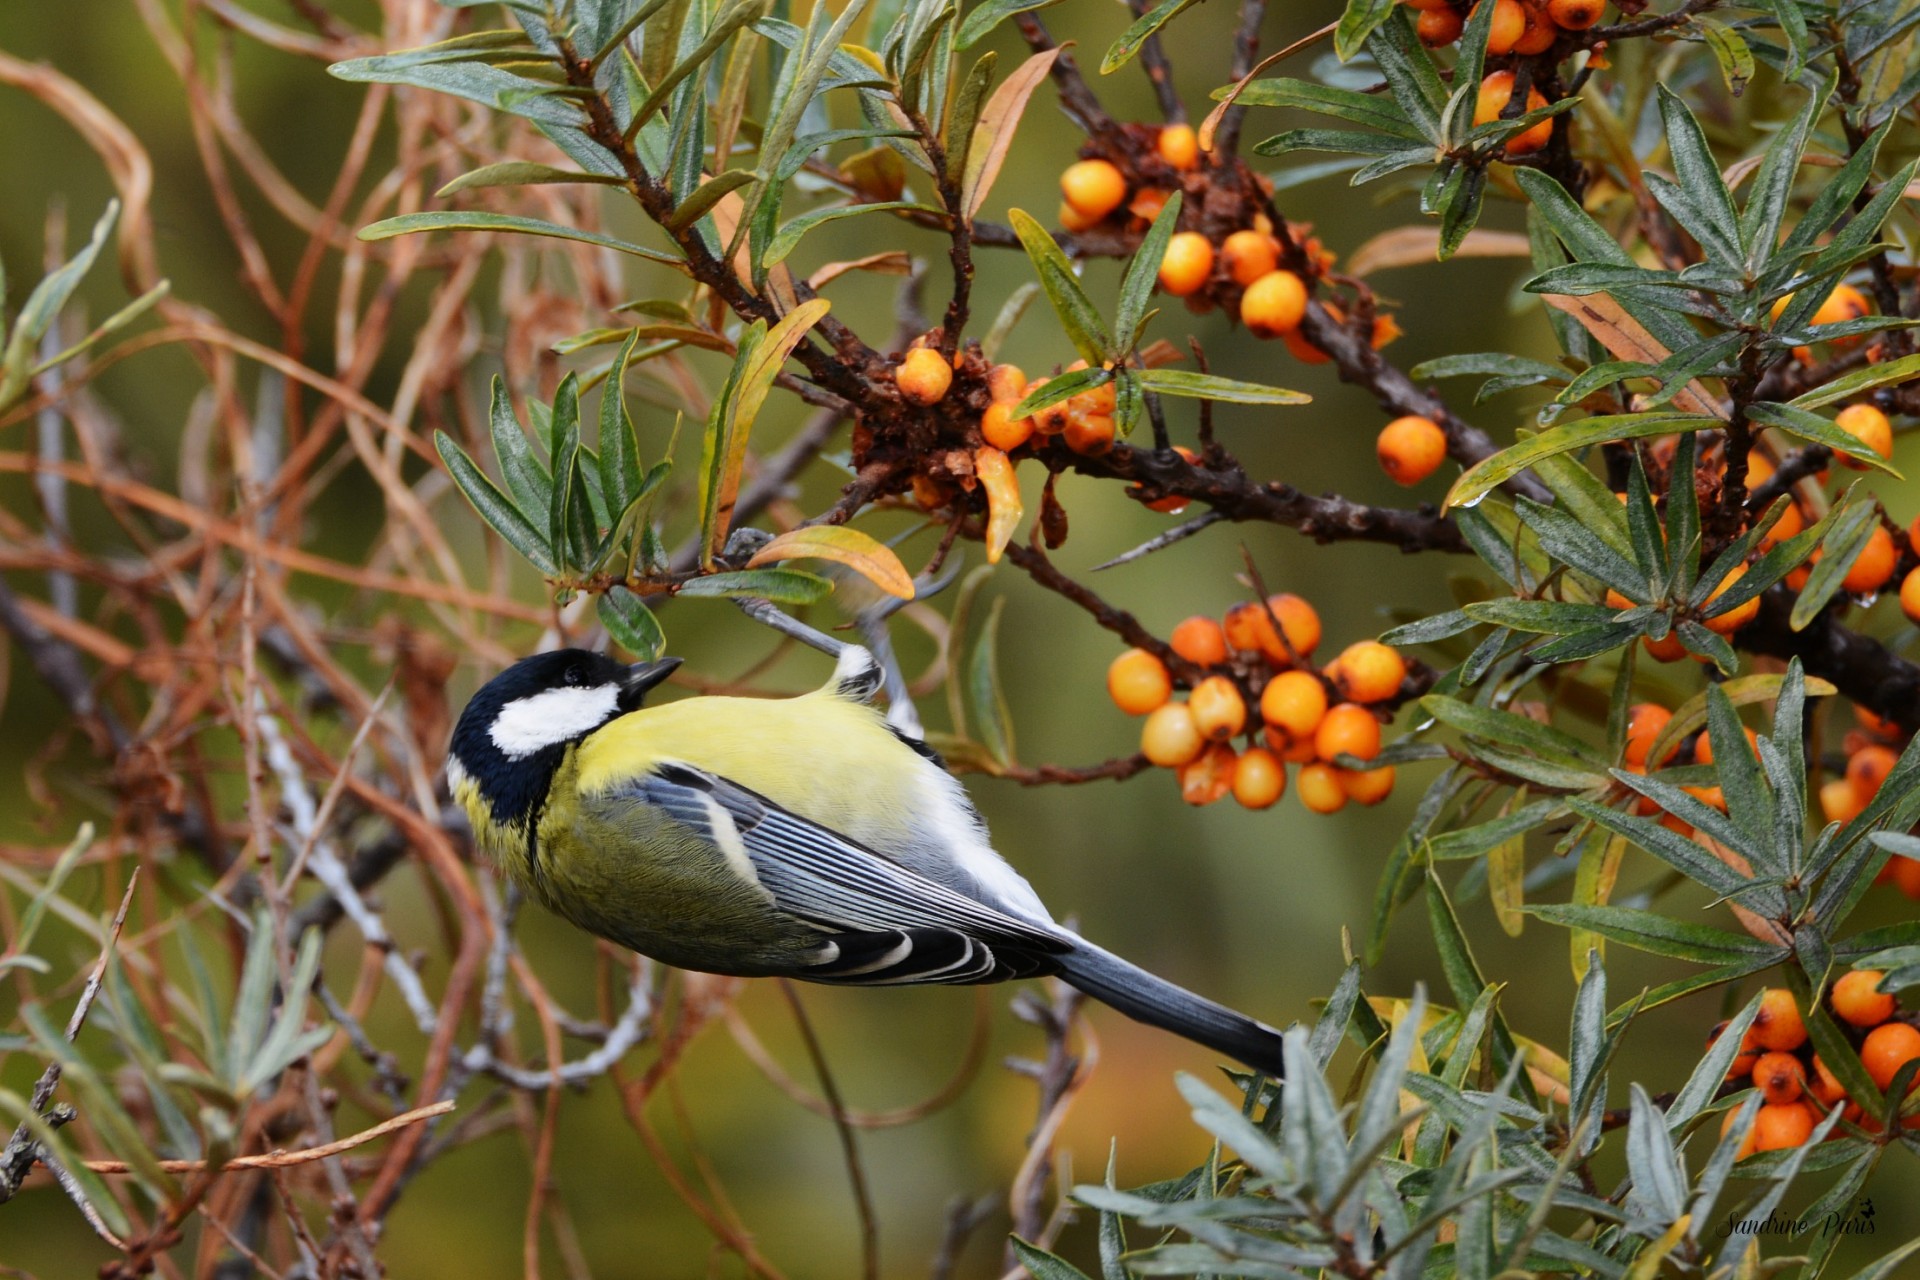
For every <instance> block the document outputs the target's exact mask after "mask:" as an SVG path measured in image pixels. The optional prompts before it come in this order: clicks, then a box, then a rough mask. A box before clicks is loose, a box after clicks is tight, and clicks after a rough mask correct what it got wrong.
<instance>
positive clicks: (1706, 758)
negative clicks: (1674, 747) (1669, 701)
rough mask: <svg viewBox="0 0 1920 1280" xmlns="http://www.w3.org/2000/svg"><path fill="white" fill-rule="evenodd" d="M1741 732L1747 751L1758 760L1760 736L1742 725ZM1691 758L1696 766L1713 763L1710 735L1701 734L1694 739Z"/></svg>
mask: <svg viewBox="0 0 1920 1280" xmlns="http://www.w3.org/2000/svg"><path fill="white" fill-rule="evenodd" d="M1742 730H1743V731H1744V732H1745V733H1746V735H1747V751H1748V752H1749V753H1750V754H1752V755H1753V756H1754V757H1755V758H1756V759H1757V758H1759V755H1760V735H1759V734H1757V733H1755V732H1754V731H1753V730H1751V729H1747V728H1746V727H1745V726H1744V725H1743V726H1742ZM1693 758H1694V761H1695V762H1696V763H1698V764H1712V763H1713V738H1712V736H1711V735H1709V734H1706V733H1702V734H1701V735H1700V736H1699V737H1698V738H1696V739H1694V745H1693Z"/></svg>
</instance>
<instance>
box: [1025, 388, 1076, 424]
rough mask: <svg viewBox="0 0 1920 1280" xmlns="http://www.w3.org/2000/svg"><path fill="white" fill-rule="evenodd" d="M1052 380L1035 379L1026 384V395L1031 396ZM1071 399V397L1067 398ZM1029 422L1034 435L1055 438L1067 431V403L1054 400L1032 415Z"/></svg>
mask: <svg viewBox="0 0 1920 1280" xmlns="http://www.w3.org/2000/svg"><path fill="white" fill-rule="evenodd" d="M1052 381H1053V379H1052V378H1035V379H1034V380H1033V381H1032V382H1030V383H1028V384H1027V394H1028V395H1032V394H1033V393H1034V392H1036V391H1038V390H1039V389H1040V388H1042V387H1044V386H1046V385H1047V384H1048V383H1049V382H1052ZM1069 399H1071V397H1069ZM1031 421H1032V422H1033V429H1034V431H1035V432H1036V433H1038V434H1040V435H1043V436H1057V435H1059V434H1060V433H1061V432H1062V431H1065V430H1066V429H1067V401H1066V400H1056V401H1054V402H1053V403H1052V404H1050V405H1048V406H1047V407H1046V408H1044V409H1042V410H1040V411H1039V412H1038V413H1036V414H1034V415H1033V417H1032V419H1031Z"/></svg>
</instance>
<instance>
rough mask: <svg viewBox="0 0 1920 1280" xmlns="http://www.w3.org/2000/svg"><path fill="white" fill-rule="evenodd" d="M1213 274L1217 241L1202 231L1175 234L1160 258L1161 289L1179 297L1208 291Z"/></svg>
mask: <svg viewBox="0 0 1920 1280" xmlns="http://www.w3.org/2000/svg"><path fill="white" fill-rule="evenodd" d="M1212 275H1213V242H1212V241H1210V240H1208V239H1207V238H1206V237H1205V236H1203V235H1201V234H1200V233H1199V232H1198V231H1179V232H1175V233H1174V236H1173V238H1172V239H1170V240H1168V241H1167V251H1166V252H1165V253H1163V254H1161V255H1160V287H1161V288H1162V289H1165V290H1166V291H1167V292H1168V293H1170V294H1172V295H1173V296H1174V297H1176V298H1184V297H1186V296H1187V295H1188V294H1190V293H1193V292H1195V291H1197V290H1199V289H1201V288H1204V287H1205V285H1206V283H1207V279H1208V277H1210V276H1212Z"/></svg>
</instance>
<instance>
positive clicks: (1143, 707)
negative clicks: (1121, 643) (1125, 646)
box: [1107, 649, 1173, 716]
mask: <svg viewBox="0 0 1920 1280" xmlns="http://www.w3.org/2000/svg"><path fill="white" fill-rule="evenodd" d="M1107 696H1109V697H1111V698H1112V699H1113V705H1114V706H1116V707H1118V708H1120V709H1121V710H1122V711H1124V712H1126V713H1127V714H1128V715H1130V716H1143V715H1146V714H1147V712H1149V711H1152V710H1153V709H1154V708H1156V707H1160V706H1164V705H1165V704H1166V701H1167V699H1168V698H1171V697H1172V696H1173V677H1172V676H1170V675H1168V674H1167V664H1166V663H1164V662H1162V661H1160V658H1159V655H1157V654H1152V653H1148V652H1147V651H1146V650H1145V649H1129V650H1127V651H1126V652H1125V653H1123V654H1121V655H1120V656H1119V657H1117V658H1115V659H1114V660H1113V662H1112V663H1111V664H1110V665H1109V666H1108V667H1107Z"/></svg>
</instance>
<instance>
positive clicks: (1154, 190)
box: [1127, 187, 1173, 222]
mask: <svg viewBox="0 0 1920 1280" xmlns="http://www.w3.org/2000/svg"><path fill="white" fill-rule="evenodd" d="M1172 194H1173V193H1172V192H1170V191H1163V190H1161V189H1160V188H1159V187H1146V188H1144V189H1142V190H1140V191H1136V192H1135V193H1134V196H1133V199H1131V200H1129V201H1127V212H1128V213H1130V214H1132V215H1133V216H1134V217H1136V218H1138V219H1140V221H1142V222H1154V221H1157V220H1158V219H1159V217H1160V211H1161V210H1162V209H1164V208H1166V207H1167V197H1168V196H1170V195H1172Z"/></svg>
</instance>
